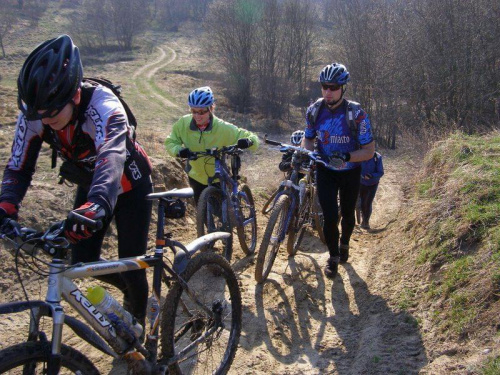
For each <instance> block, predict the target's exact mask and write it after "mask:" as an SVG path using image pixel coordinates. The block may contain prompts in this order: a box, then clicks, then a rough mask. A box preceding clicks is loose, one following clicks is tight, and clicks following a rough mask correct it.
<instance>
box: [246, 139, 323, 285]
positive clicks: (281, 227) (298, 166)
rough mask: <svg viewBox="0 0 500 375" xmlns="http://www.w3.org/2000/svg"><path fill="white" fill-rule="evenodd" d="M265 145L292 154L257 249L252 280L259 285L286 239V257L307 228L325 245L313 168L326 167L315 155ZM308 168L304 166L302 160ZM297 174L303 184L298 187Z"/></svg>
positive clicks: (267, 141) (300, 149) (300, 239)
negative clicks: (290, 171)
mask: <svg viewBox="0 0 500 375" xmlns="http://www.w3.org/2000/svg"><path fill="white" fill-rule="evenodd" d="M265 142H266V143H267V144H271V145H275V146H280V151H281V152H287V151H288V150H294V151H295V152H294V154H293V156H292V166H293V170H292V173H291V175H290V178H289V179H286V180H284V181H283V182H282V183H281V185H280V188H279V189H278V190H277V192H276V194H275V196H274V200H273V203H272V204H271V205H270V207H271V209H270V212H271V214H270V216H269V221H268V222H267V226H266V230H265V232H264V236H263V237H262V242H261V245H260V248H259V252H258V256H257V262H256V266H255V280H256V281H257V282H258V283H262V282H263V281H265V280H266V279H267V277H268V276H269V272H271V268H272V266H273V264H274V260H275V259H276V255H277V254H278V250H279V248H280V246H281V244H282V243H283V242H284V241H285V238H286V237H287V236H288V239H287V252H288V255H290V256H294V255H295V254H296V253H297V250H298V248H299V247H300V244H301V242H302V239H303V237H304V234H305V231H306V229H307V227H308V226H314V227H315V228H316V230H317V231H318V234H319V236H320V238H321V240H322V241H323V242H324V234H323V222H324V219H323V214H322V211H321V206H320V204H319V201H318V196H317V194H316V182H315V178H314V166H315V164H316V163H321V164H324V165H327V163H326V162H324V161H323V160H322V159H321V158H320V157H319V156H318V155H317V154H316V153H314V152H313V151H309V150H306V149H304V148H301V147H295V146H291V145H288V144H284V143H280V142H277V141H273V140H269V139H265ZM304 158H307V159H308V160H309V164H308V166H307V167H305V166H304V162H303V159H304ZM299 174H302V175H303V176H304V177H303V178H304V179H305V184H304V186H303V187H302V188H301V187H300V186H299V182H298V179H299Z"/></svg>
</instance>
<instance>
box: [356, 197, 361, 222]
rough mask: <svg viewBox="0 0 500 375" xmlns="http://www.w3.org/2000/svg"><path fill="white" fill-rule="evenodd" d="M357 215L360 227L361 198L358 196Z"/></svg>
mask: <svg viewBox="0 0 500 375" xmlns="http://www.w3.org/2000/svg"><path fill="white" fill-rule="evenodd" d="M355 213H356V222H357V223H358V225H360V224H361V198H360V197H359V196H358V199H357V200H356V209H355Z"/></svg>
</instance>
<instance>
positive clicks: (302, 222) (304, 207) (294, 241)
mask: <svg viewBox="0 0 500 375" xmlns="http://www.w3.org/2000/svg"><path fill="white" fill-rule="evenodd" d="M311 204H312V202H311V195H310V191H309V192H307V194H306V195H305V196H304V199H303V201H302V204H300V205H299V207H297V210H296V211H295V214H294V215H293V219H292V222H291V223H290V229H289V230H288V241H287V242H286V251H287V252H288V255H289V256H294V255H295V254H297V251H298V250H299V247H300V244H301V243H302V239H303V238H304V234H305V232H306V229H307V223H308V222H309V217H310V213H311Z"/></svg>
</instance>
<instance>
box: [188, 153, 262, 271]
mask: <svg viewBox="0 0 500 375" xmlns="http://www.w3.org/2000/svg"><path fill="white" fill-rule="evenodd" d="M242 152H243V151H242V150H241V149H239V148H238V147H237V145H231V146H225V147H222V148H212V149H207V150H206V151H200V152H193V153H192V156H190V159H191V160H194V159H198V158H200V157H206V161H207V163H208V162H212V160H213V161H214V162H215V174H214V175H213V176H212V177H209V179H208V184H209V186H208V187H207V188H205V189H204V190H203V192H202V193H201V195H200V199H199V201H198V207H197V215H196V226H197V229H198V236H202V235H204V234H205V233H212V232H216V231H224V232H228V233H231V236H230V237H229V238H228V239H226V240H224V241H223V244H224V246H223V249H222V250H221V252H222V255H223V256H224V257H225V258H226V259H227V260H228V261H230V260H231V257H232V253H233V243H232V230H233V228H234V227H236V233H237V234H238V239H239V242H240V245H241V248H242V249H243V252H244V253H245V254H247V255H248V254H252V253H253V252H254V251H255V247H256V246H257V215H256V213H255V204H254V200H253V196H252V191H251V190H250V188H249V187H248V185H247V184H240V183H239V179H240V176H239V171H240V168H241V158H240V154H241V153H242ZM227 157H230V158H231V169H230V168H229V166H228V164H227ZM216 181H218V182H216Z"/></svg>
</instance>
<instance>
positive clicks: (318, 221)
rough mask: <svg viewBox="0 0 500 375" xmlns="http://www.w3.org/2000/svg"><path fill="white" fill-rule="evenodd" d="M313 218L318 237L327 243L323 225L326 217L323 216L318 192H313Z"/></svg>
mask: <svg viewBox="0 0 500 375" xmlns="http://www.w3.org/2000/svg"><path fill="white" fill-rule="evenodd" d="M313 219H314V227H315V229H316V232H318V237H319V239H320V240H321V242H323V243H324V244H326V240H325V234H324V233H323V225H324V223H325V218H324V217H323V210H322V209H321V204H320V203H319V198H318V194H317V193H316V192H313Z"/></svg>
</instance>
